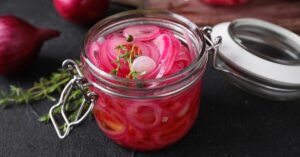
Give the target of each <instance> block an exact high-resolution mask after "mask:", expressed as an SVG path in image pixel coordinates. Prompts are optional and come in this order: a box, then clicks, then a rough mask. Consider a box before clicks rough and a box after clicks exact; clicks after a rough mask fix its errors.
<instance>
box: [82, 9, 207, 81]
mask: <svg viewBox="0 0 300 157" xmlns="http://www.w3.org/2000/svg"><path fill="white" fill-rule="evenodd" d="M134 14H137V15H148V14H163V15H167V16H170V17H172V18H175V19H177V20H180V21H182V22H184V23H186V24H187V25H188V27H189V28H190V29H192V30H194V31H195V33H197V36H198V37H200V39H201V41H202V43H199V44H202V46H201V48H200V49H201V50H200V53H199V55H197V56H196V58H195V59H194V60H193V61H192V63H191V64H189V65H188V66H187V67H185V68H184V69H182V70H180V71H179V72H176V73H174V74H170V75H167V76H163V77H161V78H153V79H141V80H135V79H128V78H122V77H118V76H115V75H112V74H110V73H107V72H105V71H103V70H101V69H100V68H98V67H97V66H96V65H94V64H93V63H92V62H91V61H90V59H89V57H88V55H87V52H86V50H85V49H86V46H87V44H88V40H89V37H90V35H91V33H92V31H93V30H94V29H96V28H97V27H103V26H104V25H105V24H106V23H109V22H110V21H113V20H115V19H118V18H120V17H123V16H128V15H134ZM196 44H197V43H196ZM81 52H82V53H81V54H82V55H83V57H82V59H83V61H84V62H85V63H87V64H88V66H89V67H90V68H91V69H92V70H93V71H94V72H96V73H97V74H98V75H100V76H103V77H105V78H109V79H113V80H115V81H119V82H123V83H137V82H139V83H150V82H163V81H167V80H172V79H174V78H176V77H178V76H180V75H182V74H183V73H185V72H188V71H190V70H192V69H194V68H195V67H197V66H199V65H200V64H204V63H206V61H205V60H203V59H205V58H206V57H204V56H205V52H206V42H205V38H204V35H203V33H202V31H201V29H200V28H199V27H198V26H197V25H196V24H194V23H193V22H192V21H190V20H189V19H187V18H186V17H183V16H181V15H178V14H176V13H173V12H170V11H165V10H153V9H151V10H146V9H139V10H130V11H124V12H120V13H117V14H114V15H112V16H109V17H107V18H105V19H102V20H100V21H98V22H97V23H96V24H95V25H94V26H93V27H92V28H90V30H89V31H88V33H87V35H86V36H85V38H84V42H83V45H82V50H81ZM201 67H202V66H201Z"/></svg>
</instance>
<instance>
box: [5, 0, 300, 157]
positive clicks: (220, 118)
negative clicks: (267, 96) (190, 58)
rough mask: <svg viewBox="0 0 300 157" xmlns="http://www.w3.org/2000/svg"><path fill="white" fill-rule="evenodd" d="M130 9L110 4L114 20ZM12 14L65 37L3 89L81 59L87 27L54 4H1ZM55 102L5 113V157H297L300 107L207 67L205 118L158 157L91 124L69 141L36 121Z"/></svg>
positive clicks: (46, 0)
mask: <svg viewBox="0 0 300 157" xmlns="http://www.w3.org/2000/svg"><path fill="white" fill-rule="evenodd" d="M126 9H130V8H127V7H124V6H117V5H112V6H111V7H110V11H109V14H112V13H115V12H119V11H122V10H126ZM7 14H12V15H16V16H19V17H22V18H24V19H26V20H28V21H29V22H31V23H32V24H34V25H37V26H43V27H51V28H56V29H59V30H61V31H62V35H61V36H60V37H59V38H56V39H54V40H51V41H49V42H47V43H46V44H45V45H44V47H43V48H42V50H41V53H40V56H39V58H38V60H37V62H36V63H35V64H34V66H33V67H31V68H30V69H29V70H28V71H27V72H26V73H24V74H21V75H19V76H15V77H9V78H7V77H0V88H1V89H6V88H7V87H8V85H9V84H12V83H13V84H19V85H21V86H23V87H29V86H30V85H31V83H32V82H33V81H34V80H35V79H37V78H38V77H40V76H47V74H49V73H51V72H52V71H54V70H55V69H56V68H58V67H60V64H61V62H62V61H63V60H64V59H66V58H78V57H79V51H80V46H81V42H82V39H83V37H84V34H85V33H86V31H87V30H88V27H82V26H77V25H74V24H71V23H68V22H66V21H65V20H63V19H62V18H60V17H59V15H58V14H57V13H56V12H55V11H54V9H53V6H52V4H51V1H50V0H43V1H42V0H0V15H7ZM51 105H52V104H51V103H49V102H47V101H42V102H39V103H34V104H30V105H23V106H13V107H11V108H9V109H6V110H2V109H0V156H1V157H2V156H3V157H8V156H11V157H27V156H28V157H35V156H42V157H46V156H64V157H66V156H72V157H77V156H98V157H100V156H101V157H121V156H124V157H133V156H136V157H154V156H161V157H175V156H184V157H196V156H199V157H231V156H232V157H269V156H270V157H299V156H300V123H299V122H300V114H299V113H300V101H299V100H298V101H293V102H274V101H269V100H263V99H260V98H257V97H255V96H252V95H249V94H247V93H244V92H243V91H241V90H239V89H237V88H235V87H233V86H231V85H230V84H228V83H226V82H225V81H224V80H223V79H222V78H221V77H220V75H219V74H218V73H217V72H216V71H214V70H212V69H211V67H208V70H207V72H206V74H205V77H204V88H203V93H202V102H201V110H200V115H199V117H198V120H197V122H196V124H195V125H194V127H193V129H192V130H191V131H190V132H189V133H188V135H187V136H186V137H185V138H184V139H183V140H181V141H180V142H178V143H177V144H175V145H173V146H171V147H169V148H167V149H164V150H161V151H156V152H146V153H145V152H135V151H132V150H127V149H124V148H121V147H120V146H118V145H116V144H114V143H113V142H112V141H110V140H109V139H108V138H107V137H105V136H104V135H103V134H102V132H101V131H100V130H99V129H98V127H97V125H96V123H95V121H91V120H87V121H85V122H84V123H83V124H82V125H80V126H79V127H77V128H76V129H74V130H73V132H72V134H71V135H70V136H69V137H68V138H67V139H65V140H59V139H58V138H57V137H56V134H55V132H54V129H53V128H52V126H51V125H44V124H40V123H39V122H37V121H36V119H37V118H38V116H39V115H41V114H43V113H45V112H47V111H48V110H49V108H50V106H51Z"/></svg>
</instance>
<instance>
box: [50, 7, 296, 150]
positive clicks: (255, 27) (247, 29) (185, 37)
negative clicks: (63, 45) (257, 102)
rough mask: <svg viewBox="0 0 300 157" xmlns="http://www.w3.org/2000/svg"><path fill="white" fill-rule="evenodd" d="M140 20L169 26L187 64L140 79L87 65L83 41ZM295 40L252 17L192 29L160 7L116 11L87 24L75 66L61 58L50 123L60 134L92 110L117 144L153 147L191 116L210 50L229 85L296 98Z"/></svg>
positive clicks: (188, 123)
mask: <svg viewBox="0 0 300 157" xmlns="http://www.w3.org/2000/svg"><path fill="white" fill-rule="evenodd" d="M142 24H144V25H145V24H149V25H156V26H159V27H163V28H165V29H168V30H170V31H172V32H173V33H174V35H175V37H176V38H178V39H179V40H180V41H181V42H182V43H183V44H185V45H186V47H187V48H188V50H189V52H190V54H191V55H193V57H192V58H194V60H193V62H192V63H191V64H190V65H189V66H187V67H186V68H184V69H183V70H181V71H179V72H177V73H175V74H172V75H169V76H164V77H162V78H157V79H146V80H132V79H125V78H120V77H116V76H114V75H111V74H109V73H106V72H104V71H102V70H101V69H99V68H97V67H96V66H95V65H94V64H93V62H92V60H93V58H91V57H89V55H87V47H88V46H89V45H90V43H92V42H94V41H96V40H99V39H100V40H101V38H102V37H105V36H106V35H108V34H110V33H113V32H116V31H120V30H122V29H124V28H125V27H128V26H130V25H142ZM220 36H221V37H220ZM212 39H213V40H212ZM222 41H223V42H222ZM221 42H222V43H221ZM249 43H250V44H249ZM299 43H300V37H299V36H298V35H296V34H294V33H292V32H290V31H288V30H286V29H284V28H282V27H279V26H277V25H274V24H271V23H269V22H266V21H262V20H258V19H237V20H235V21H233V22H224V23H221V24H218V25H216V26H214V27H213V28H211V27H203V28H199V27H197V26H196V25H195V24H194V23H192V22H191V21H190V20H188V19H186V18H184V17H182V16H180V15H177V14H174V13H171V12H166V11H154V10H133V11H127V12H123V13H119V14H116V15H113V16H110V17H108V18H106V19H104V20H101V21H100V22H98V23H97V24H96V25H95V26H93V27H92V28H91V29H90V31H89V32H88V34H87V36H86V38H85V41H84V44H83V48H82V53H81V64H82V67H81V68H80V67H79V66H78V65H77V64H76V63H75V62H74V61H71V60H66V61H65V62H64V64H63V66H64V67H65V68H66V69H67V70H68V71H69V72H70V73H71V75H72V76H73V78H72V79H71V81H70V82H69V83H68V84H67V85H66V87H65V88H64V90H63V91H62V94H61V98H60V101H59V102H58V103H57V104H56V105H54V106H53V107H52V108H51V109H50V111H49V115H50V118H51V122H52V123H53V125H54V128H55V130H56V132H57V134H58V136H59V138H61V139H63V138H65V137H66V136H67V135H68V134H69V132H70V130H71V129H72V127H73V126H74V125H77V124H79V123H80V122H81V121H83V120H84V118H85V117H86V116H87V115H88V113H89V112H93V114H94V117H95V119H96V121H97V124H98V126H99V128H100V129H101V130H102V132H103V133H105V134H106V135H107V136H108V137H109V138H111V139H112V140H113V141H115V142H116V143H118V144H120V145H121V146H124V147H127V148H131V149H135V150H157V149H161V148H164V147H166V146H169V145H170V144H172V143H174V142H176V141H178V140H179V139H181V138H182V137H183V136H184V135H185V134H186V133H187V132H188V131H189V130H190V128H191V127H192V125H193V123H194V122H195V120H196V117H197V115H198V111H199V106H200V98H201V84H202V77H203V74H204V71H205V69H206V65H207V60H208V54H209V53H211V54H213V59H212V60H213V67H214V68H215V69H216V70H218V71H220V72H221V73H222V74H223V76H224V77H225V78H226V79H227V80H228V81H229V82H230V83H232V84H234V85H236V86H238V87H240V88H241V89H244V90H246V91H248V92H251V93H253V94H256V95H259V96H262V97H265V98H269V99H272V100H292V99H298V98H299V97H300V57H299V56H300V55H299V54H300V44H299ZM275 53H279V54H280V55H274V54H275ZM73 87H76V88H78V89H80V90H81V93H82V94H83V95H84V101H83V102H82V105H81V106H80V108H79V111H78V112H77V115H76V118H75V120H73V121H70V120H69V119H68V117H67V114H66V113H65V109H64V108H65V104H66V101H67V100H68V98H69V96H70V93H71V92H72V88H73ZM87 87H88V88H89V90H88V91H87V90H86V88H87ZM96 96H97V97H96ZM85 105H86V106H85ZM58 107H60V108H61V115H62V117H63V120H64V121H65V123H66V126H67V127H66V128H65V129H64V130H61V129H60V127H59V125H58V123H57V120H56V118H55V117H54V116H53V113H54V112H56V108H58Z"/></svg>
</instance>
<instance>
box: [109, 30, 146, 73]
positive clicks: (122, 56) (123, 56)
mask: <svg viewBox="0 0 300 157" xmlns="http://www.w3.org/2000/svg"><path fill="white" fill-rule="evenodd" d="M126 41H127V42H132V41H133V37H132V36H131V35H128V37H126ZM130 46H131V47H130ZM130 46H126V45H123V44H120V45H118V46H117V47H116V48H115V49H116V53H117V58H116V60H115V61H114V63H115V64H116V68H114V69H113V70H112V71H111V73H112V74H113V75H116V76H117V75H118V72H119V70H120V69H121V68H122V64H121V60H122V61H123V62H124V63H126V64H125V65H126V66H128V67H129V69H130V72H129V73H128V74H127V75H126V78H128V79H137V76H138V74H139V73H138V72H136V71H135V70H133V69H132V68H131V67H132V62H133V60H134V59H135V58H136V57H138V56H139V55H140V52H141V50H140V49H139V48H138V47H137V46H136V45H135V44H132V45H130ZM129 47H130V48H129ZM121 52H124V53H121Z"/></svg>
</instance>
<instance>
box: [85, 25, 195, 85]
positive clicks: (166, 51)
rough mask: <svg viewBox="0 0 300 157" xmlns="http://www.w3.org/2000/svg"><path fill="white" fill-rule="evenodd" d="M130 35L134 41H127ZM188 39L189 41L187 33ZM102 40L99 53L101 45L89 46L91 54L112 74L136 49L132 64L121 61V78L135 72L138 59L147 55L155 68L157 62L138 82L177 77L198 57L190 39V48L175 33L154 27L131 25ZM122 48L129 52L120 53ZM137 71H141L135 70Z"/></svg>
mask: <svg viewBox="0 0 300 157" xmlns="http://www.w3.org/2000/svg"><path fill="white" fill-rule="evenodd" d="M129 35H131V36H132V37H133V40H132V41H126V36H129ZM184 36H185V37H186V38H188V35H187V33H185V34H184ZM101 39H102V40H103V39H104V40H105V41H103V42H102V40H101V42H97V44H98V50H97V45H96V44H95V43H92V44H90V45H89V48H88V51H89V52H87V53H88V55H89V57H90V59H91V61H92V62H93V63H94V64H95V65H96V66H98V67H99V68H100V69H102V70H104V71H105V72H108V73H109V72H111V71H112V70H114V69H116V68H117V67H118V66H117V64H116V60H118V56H120V55H124V54H125V53H126V51H129V50H131V48H133V47H134V51H135V56H133V57H132V59H131V60H132V62H131V63H128V60H125V59H124V58H120V59H119V66H120V67H119V68H118V69H117V70H118V73H117V75H118V76H119V77H127V76H128V74H129V73H130V72H131V70H132V69H131V67H130V66H131V64H132V63H133V61H134V59H136V58H137V57H138V56H147V57H150V58H151V59H152V60H153V61H155V67H152V66H153V65H154V64H153V62H151V63H150V62H149V63H147V64H149V65H145V67H151V68H150V69H151V70H149V69H148V70H147V71H146V74H144V75H141V74H140V71H138V73H139V75H138V79H153V78H161V77H163V76H166V75H171V74H174V73H176V72H178V71H180V70H182V69H184V68H185V67H187V66H188V65H189V64H190V63H191V60H192V58H194V57H193V54H191V51H190V49H193V47H192V44H191V41H190V39H186V41H187V42H188V43H187V45H188V48H187V47H186V46H185V45H183V44H182V43H181V42H180V40H179V39H177V38H176V37H175V35H174V33H173V32H171V31H170V30H168V29H166V28H160V27H157V26H153V25H136V26H130V27H127V28H125V29H124V30H121V31H118V32H114V33H111V34H108V35H106V36H105V37H102V38H101ZM120 45H122V46H124V47H126V48H127V50H123V49H122V50H120V49H119V50H117V49H116V48H117V47H118V46H120ZM90 51H92V52H90ZM97 53H98V54H97ZM137 53H138V54H137ZM136 55H137V56H136ZM150 64H151V65H150ZM134 69H135V70H136V69H138V68H137V67H135V68H134Z"/></svg>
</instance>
